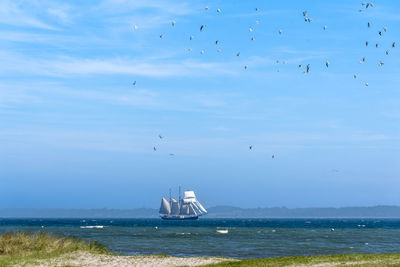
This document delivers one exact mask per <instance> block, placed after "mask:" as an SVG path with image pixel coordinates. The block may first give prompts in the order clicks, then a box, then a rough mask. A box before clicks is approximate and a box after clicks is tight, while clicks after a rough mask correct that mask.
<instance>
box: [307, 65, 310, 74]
mask: <svg viewBox="0 0 400 267" xmlns="http://www.w3.org/2000/svg"><path fill="white" fill-rule="evenodd" d="M309 72H310V64H307V73H309Z"/></svg>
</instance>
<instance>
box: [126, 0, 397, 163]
mask: <svg viewBox="0 0 400 267" xmlns="http://www.w3.org/2000/svg"><path fill="white" fill-rule="evenodd" d="M361 6H362V7H364V9H359V12H364V11H366V10H367V9H368V8H370V7H374V4H373V3H371V2H368V3H364V2H362V3H361ZM204 9H205V10H206V11H208V10H209V7H208V6H206V7H205V8H204ZM255 11H256V12H258V11H259V8H255ZM216 12H217V13H222V11H221V9H220V8H218V9H217V10H216ZM302 15H303V19H304V22H306V23H311V22H312V18H311V17H310V16H309V14H308V13H307V11H303V12H302ZM255 24H256V25H257V24H259V21H258V20H256V21H255ZM175 25H176V21H175V20H172V21H171V26H172V27H175ZM206 27H207V25H205V24H201V25H200V27H199V30H200V32H203V31H204V30H205V29H206ZM367 27H368V28H371V27H372V24H371V22H368V23H367ZM138 28H139V27H138V26H137V25H134V26H133V29H134V30H137V29H138ZM327 28H328V27H327V26H326V25H324V26H323V27H322V29H323V30H324V31H325V30H327ZM387 30H388V29H387V27H382V28H381V29H379V30H378V33H377V34H378V35H379V36H380V37H381V36H383V34H384V33H386V32H387ZM253 31H254V28H253V27H249V33H253ZM278 34H279V35H282V34H283V30H282V29H279V30H278ZM159 37H160V39H163V38H164V34H162V33H161V34H160V35H159ZM193 39H194V36H193V35H190V36H189V40H190V41H192V40H193ZM250 40H251V41H254V40H255V37H254V36H251V38H250ZM219 43H220V41H219V40H216V41H215V45H218V44H219ZM365 46H367V47H368V46H369V42H368V41H366V42H365ZM375 47H376V48H379V47H380V45H379V43H376V44H375ZM395 47H396V43H395V42H393V43H392V45H391V48H395ZM188 51H193V49H192V47H189V48H188ZM217 52H221V49H220V48H217ZM204 53H205V50H204V49H201V50H200V54H202V55H203V54H204ZM385 54H386V55H389V54H390V51H389V49H387V50H386V51H385ZM236 56H237V57H240V51H239V52H237V53H236ZM365 62H366V57H365V56H364V57H362V59H361V60H360V64H363V63H365ZM280 63H282V64H286V61H285V60H282V61H280V60H276V64H280ZM383 65H384V62H383V61H382V60H380V61H379V63H378V66H380V67H381V66H383ZM325 66H326V68H329V66H330V62H329V61H328V60H326V61H325ZM297 67H298V68H300V69H302V70H303V73H304V74H308V73H309V72H310V68H311V65H310V63H306V64H298V65H297ZM243 68H244V69H245V70H247V69H248V65H244V66H243ZM277 71H278V72H280V70H279V69H277ZM353 78H354V79H357V78H358V74H353ZM364 84H365V86H368V82H366V81H365V82H364ZM133 86H136V81H134V82H133ZM158 138H159V139H163V136H162V135H158ZM248 149H249V150H253V145H250V146H249V147H248ZM153 151H157V147H156V146H154V147H153ZM169 155H170V156H174V154H173V153H170V154H169ZM271 158H272V159H274V158H275V155H272V156H271Z"/></svg>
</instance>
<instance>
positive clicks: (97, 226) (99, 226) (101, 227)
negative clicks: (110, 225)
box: [80, 225, 104, 229]
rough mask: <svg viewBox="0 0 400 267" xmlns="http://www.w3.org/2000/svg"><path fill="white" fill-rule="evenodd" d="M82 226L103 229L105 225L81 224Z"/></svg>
mask: <svg viewBox="0 0 400 267" xmlns="http://www.w3.org/2000/svg"><path fill="white" fill-rule="evenodd" d="M80 228H87V229H93V228H96V229H103V228H104V225H87V226H81V227H80Z"/></svg>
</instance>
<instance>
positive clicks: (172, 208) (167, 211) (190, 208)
mask: <svg viewBox="0 0 400 267" xmlns="http://www.w3.org/2000/svg"><path fill="white" fill-rule="evenodd" d="M205 214H207V210H206V209H205V208H204V207H203V205H201V204H200V202H199V201H198V200H197V199H196V195H195V194H194V191H185V192H184V197H183V198H181V189H180V188H179V198H178V200H176V199H174V198H173V197H172V196H171V189H170V190H169V201H168V200H167V199H166V198H165V197H163V198H162V199H161V206H160V217H161V219H163V220H197V219H198V218H199V216H202V215H205Z"/></svg>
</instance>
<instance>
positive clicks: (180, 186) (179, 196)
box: [179, 186, 181, 204]
mask: <svg viewBox="0 0 400 267" xmlns="http://www.w3.org/2000/svg"><path fill="white" fill-rule="evenodd" d="M180 203H181V186H179V204H180Z"/></svg>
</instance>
